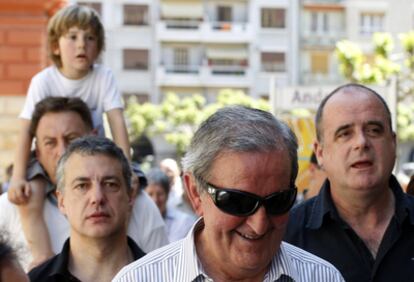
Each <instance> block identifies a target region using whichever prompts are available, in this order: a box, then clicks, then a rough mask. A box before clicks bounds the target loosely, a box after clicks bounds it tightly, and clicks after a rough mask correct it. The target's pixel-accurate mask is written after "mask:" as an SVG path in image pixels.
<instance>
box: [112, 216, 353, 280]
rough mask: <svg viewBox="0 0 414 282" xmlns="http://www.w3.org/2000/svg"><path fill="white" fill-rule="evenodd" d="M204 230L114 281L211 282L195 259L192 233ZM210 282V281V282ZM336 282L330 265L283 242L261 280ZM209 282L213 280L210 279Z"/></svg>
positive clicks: (339, 277) (131, 267) (135, 264)
mask: <svg viewBox="0 0 414 282" xmlns="http://www.w3.org/2000/svg"><path fill="white" fill-rule="evenodd" d="M203 227H204V222H203V220H202V218H201V219H200V220H198V221H197V223H196V224H195V225H194V226H193V227H192V229H191V231H190V232H189V233H188V235H187V236H186V237H185V238H184V239H182V240H179V241H176V242H174V243H171V244H169V245H167V246H165V247H163V248H160V249H158V250H155V251H153V252H151V253H149V254H147V255H146V256H144V257H143V258H141V259H139V260H137V261H135V262H133V263H131V264H129V265H127V266H125V267H124V268H122V269H121V271H120V272H119V273H118V274H117V275H116V276H115V278H114V279H113V280H112V281H113V282H127V281H128V282H132V281H139V282H145V281H162V282H173V281H175V282H190V281H210V280H211V278H209V277H208V276H207V274H206V273H205V272H204V270H203V267H202V265H201V263H200V260H199V259H198V256H197V252H196V247H195V243H194V233H195V231H196V230H199V229H201V228H203ZM209 279H210V280H209ZM292 279H293V281H295V282H301V281H303V282H313V281H315V282H336V281H341V282H342V281H345V280H344V279H343V277H342V275H341V274H340V273H339V271H338V270H337V269H336V268H335V267H334V266H333V265H332V264H330V263H329V262H327V261H325V260H323V259H321V258H319V257H317V256H315V255H312V254H311V253H308V252H306V251H304V250H302V249H299V248H297V247H295V246H293V245H290V244H288V243H285V242H282V243H281V245H280V249H279V251H278V253H277V254H276V255H275V256H274V257H273V259H272V261H271V265H270V268H269V270H268V271H267V273H266V275H265V277H264V280H263V281H292ZM211 281H212V280H211Z"/></svg>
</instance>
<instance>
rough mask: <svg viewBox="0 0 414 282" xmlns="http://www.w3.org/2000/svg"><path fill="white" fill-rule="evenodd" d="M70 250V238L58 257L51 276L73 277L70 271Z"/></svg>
mask: <svg viewBox="0 0 414 282" xmlns="http://www.w3.org/2000/svg"><path fill="white" fill-rule="evenodd" d="M69 248H70V241H69V238H68V239H67V240H66V241H65V244H64V245H63V248H62V251H61V252H60V253H59V254H57V255H56V257H55V260H54V263H53V266H52V269H51V271H50V274H49V276H55V275H62V276H68V275H71V274H70V272H69V270H68V265H69Z"/></svg>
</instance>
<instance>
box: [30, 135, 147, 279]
mask: <svg viewBox="0 0 414 282" xmlns="http://www.w3.org/2000/svg"><path fill="white" fill-rule="evenodd" d="M56 178H57V192H56V193H57V198H58V206H59V209H60V211H61V212H62V213H63V214H64V215H65V216H66V217H67V219H68V221H69V224H70V237H69V239H68V240H67V241H66V242H65V244H64V247H63V250H62V252H61V253H60V254H58V255H56V256H55V257H53V258H51V259H50V260H48V261H46V262H45V263H43V264H41V265H39V266H38V267H36V268H34V269H33V270H32V271H31V272H30V273H29V276H30V279H31V281H110V280H111V279H112V278H113V277H114V276H115V274H116V273H117V272H118V271H119V270H120V269H121V267H123V266H125V265H126V264H128V263H130V262H132V261H134V260H137V259H138V258H140V257H142V256H143V255H144V252H143V251H142V250H141V249H140V248H139V247H138V246H137V245H136V244H135V242H134V240H132V239H131V238H129V237H127V222H128V217H129V215H130V213H131V210H132V204H133V199H132V190H131V170H130V167H129V164H128V161H127V159H126V158H125V156H124V154H123V152H122V150H121V149H120V148H118V147H117V146H116V145H115V144H114V143H113V142H112V141H110V140H109V139H105V138H100V137H93V136H89V137H84V138H80V139H78V140H76V141H74V142H73V143H72V144H70V145H69V147H68V148H67V150H66V152H65V153H64V154H63V156H62V157H61V159H60V161H59V163H58V167H57V176H56Z"/></svg>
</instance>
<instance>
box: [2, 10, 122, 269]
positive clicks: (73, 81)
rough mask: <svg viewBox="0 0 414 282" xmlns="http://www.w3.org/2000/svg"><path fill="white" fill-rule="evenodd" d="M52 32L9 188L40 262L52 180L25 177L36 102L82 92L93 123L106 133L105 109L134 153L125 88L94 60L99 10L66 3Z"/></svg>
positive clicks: (48, 249)
mask: <svg viewBox="0 0 414 282" xmlns="http://www.w3.org/2000/svg"><path fill="white" fill-rule="evenodd" d="M47 36H48V38H47V39H48V48H49V56H50V58H51V60H52V61H53V63H54V65H52V66H49V67H47V68H46V69H44V70H42V71H41V72H40V73H38V74H36V75H35V76H34V77H33V78H32V81H31V83H30V86H29V90H28V93H27V97H26V101H25V104H24V107H23V110H22V112H21V114H20V118H21V126H20V134H19V138H18V143H17V146H16V151H15V160H14V169H13V176H12V179H11V183H10V191H9V193H8V196H9V200H10V201H12V202H13V203H15V204H17V205H19V212H20V215H21V220H22V225H23V231H24V233H25V236H26V238H30V240H29V241H30V242H34V243H33V244H35V245H37V246H39V248H35V247H33V248H32V249H33V255H34V257H35V261H39V262H40V261H43V260H44V259H45V258H47V257H49V256H50V255H52V254H53V252H52V246H51V243H50V237H49V233H48V230H47V227H46V224H45V221H44V218H43V204H44V199H45V194H46V193H47V192H50V191H47V190H46V188H47V184H46V182H45V181H43V179H42V178H35V179H32V180H31V181H30V183H29V182H27V180H26V176H27V166H28V165H29V159H30V148H31V144H32V140H33V135H31V134H30V130H29V128H30V120H31V119H32V114H33V111H34V108H35V105H36V104H37V103H38V102H39V101H41V100H42V99H43V98H46V97H51V96H63V97H79V98H81V99H82V100H83V101H84V102H85V103H86V104H87V105H88V107H89V109H90V111H91V113H92V118H93V128H94V129H95V130H97V131H98V133H99V134H100V135H101V136H104V131H103V117H102V115H103V113H106V115H107V118H108V122H109V126H110V128H111V132H112V136H113V138H114V140H115V142H116V143H117V144H118V145H119V146H120V147H121V148H122V150H123V152H124V153H125V155H126V156H127V158H128V159H130V144H129V140H128V133H127V129H126V124H125V120H124V117H123V105H122V100H121V95H120V92H119V90H118V88H117V86H116V83H115V79H114V76H113V74H112V72H111V71H110V70H109V69H108V68H106V67H104V66H101V65H97V64H95V61H96V59H97V58H98V57H99V55H100V53H101V52H102V50H103V49H104V46H105V34H104V28H103V25H102V23H101V21H100V19H99V15H98V14H97V12H96V11H94V10H93V9H91V8H88V7H85V6H78V5H69V6H67V7H64V8H62V9H61V10H59V11H58V12H57V13H56V14H55V15H54V16H53V17H52V18H51V19H50V21H49V23H48V27H47ZM47 146H50V147H51V146H53V144H51V143H50V144H49V143H48V145H47ZM32 161H36V160H32ZM50 177H54V176H53V175H50Z"/></svg>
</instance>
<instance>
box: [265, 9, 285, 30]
mask: <svg viewBox="0 0 414 282" xmlns="http://www.w3.org/2000/svg"><path fill="white" fill-rule="evenodd" d="M262 27H264V28H285V27H286V20H285V9H277V8H275V9H273V8H263V9H262Z"/></svg>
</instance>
